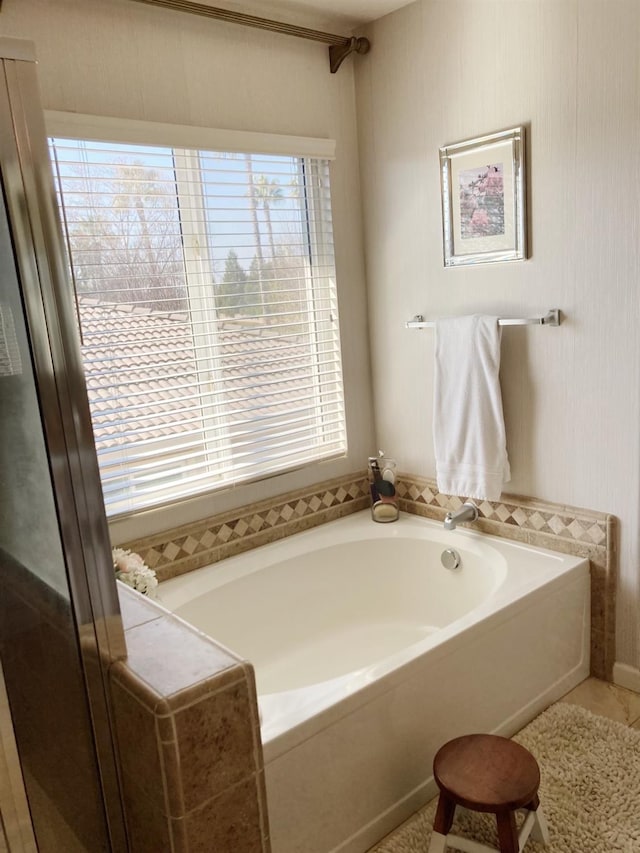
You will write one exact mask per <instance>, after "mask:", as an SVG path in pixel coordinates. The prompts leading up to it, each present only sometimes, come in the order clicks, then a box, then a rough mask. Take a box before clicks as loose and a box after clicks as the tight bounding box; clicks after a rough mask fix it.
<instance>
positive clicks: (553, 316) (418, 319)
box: [404, 308, 561, 329]
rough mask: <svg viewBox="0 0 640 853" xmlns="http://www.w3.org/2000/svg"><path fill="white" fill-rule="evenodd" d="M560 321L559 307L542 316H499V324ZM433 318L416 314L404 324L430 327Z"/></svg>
mask: <svg viewBox="0 0 640 853" xmlns="http://www.w3.org/2000/svg"><path fill="white" fill-rule="evenodd" d="M560 322H561V317H560V309H559V308H551V309H550V310H549V311H547V313H546V314H545V315H544V317H521V318H511V317H500V319H499V320H498V325H500V326H559V325H560ZM435 324H436V323H435V320H425V319H424V317H423V316H422V314H416V315H415V317H414V318H413V320H407V322H406V323H405V324H404V325H405V328H407V329H432V328H433V327H434V326H435Z"/></svg>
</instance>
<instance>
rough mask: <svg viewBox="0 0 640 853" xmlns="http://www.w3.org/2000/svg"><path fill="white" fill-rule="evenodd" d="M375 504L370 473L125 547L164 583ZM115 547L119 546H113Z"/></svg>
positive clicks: (237, 511) (341, 479) (174, 529)
mask: <svg viewBox="0 0 640 853" xmlns="http://www.w3.org/2000/svg"><path fill="white" fill-rule="evenodd" d="M370 503H371V499H370V492H369V484H368V482H367V477H366V473H365V472H358V473H356V474H351V475H349V476H348V477H341V478H339V479H335V480H327V481H325V482H323V483H318V484H317V485H315V486H313V487H310V488H308V489H300V490H298V491H295V492H288V493H287V494H284V495H279V496H277V497H275V498H271V499H270V500H265V501H261V502H260V503H255V504H249V505H247V506H243V507H240V508H239V509H236V510H231V511H229V512H226V513H222V514H220V515H214V516H211V517H210V518H205V519H203V520H202V521H197V522H194V523H193V524H189V525H185V526H183V527H176V528H173V529H172V530H168V531H166V532H164V533H159V534H156V535H155V536H150V537H148V538H146V539H136V540H134V541H131V542H126V543H122V544H121V545H120V547H122V548H129V549H131V550H132V551H135V552H137V553H138V554H140V556H141V557H142V559H143V560H144V561H145V563H146V564H147V565H148V566H149V567H150V568H152V569H155V571H156V574H157V576H158V580H159V581H164V580H169V578H172V577H176V576H177V575H181V574H184V572H190V571H192V570H193V569H199V568H201V567H202V566H208V565H211V564H212V563H217V562H218V561H219V560H223V559H224V558H225V557H232V556H234V555H235V554H239V553H241V552H242V551H248V550H250V549H251V548H258V547H259V546H260V545H266V544H267V543H269V542H274V541H275V540H276V539H282V538H284V537H285V536H291V534H292V533H299V532H300V531H301V530H307V529H308V528H309V527H315V526H316V525H318V524H324V522H325V521H335V520H336V519H337V518H342V517H343V516H344V515H349V514H350V513H352V512H359V511H360V510H362V509H366V508H367V507H368V506H369V505H370ZM114 544H115V543H114Z"/></svg>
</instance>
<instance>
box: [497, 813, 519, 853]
mask: <svg viewBox="0 0 640 853" xmlns="http://www.w3.org/2000/svg"><path fill="white" fill-rule="evenodd" d="M496 821H497V823H498V839H499V841H500V853H518V851H519V848H520V844H519V842H518V830H517V828H516V815H515V812H497V814H496Z"/></svg>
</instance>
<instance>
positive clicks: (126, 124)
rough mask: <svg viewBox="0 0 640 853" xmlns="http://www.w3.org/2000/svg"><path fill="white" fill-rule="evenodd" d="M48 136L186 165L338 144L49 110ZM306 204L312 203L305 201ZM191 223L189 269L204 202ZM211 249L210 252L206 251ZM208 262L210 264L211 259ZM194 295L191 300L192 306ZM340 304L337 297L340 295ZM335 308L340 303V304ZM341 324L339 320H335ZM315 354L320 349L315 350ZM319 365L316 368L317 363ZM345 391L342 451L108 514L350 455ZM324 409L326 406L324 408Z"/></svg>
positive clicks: (319, 153)
mask: <svg viewBox="0 0 640 853" xmlns="http://www.w3.org/2000/svg"><path fill="white" fill-rule="evenodd" d="M45 118H46V127H47V136H49V137H54V138H55V137H58V138H67V139H73V138H75V139H82V140H85V141H88V142H89V141H96V142H113V143H124V144H131V145H136V144H141V145H158V146H162V147H167V148H169V147H170V148H171V149H172V150H173V152H174V155H177V156H178V157H182V158H184V159H185V161H188V160H189V159H190V158H193V159H197V158H198V156H199V154H198V152H202V151H207V150H213V151H227V152H229V153H238V154H242V153H251V154H258V153H260V154H263V153H264V154H267V155H269V154H274V155H277V156H286V157H303V158H306V160H307V161H308V160H309V159H312V160H313V159H319V160H333V159H334V158H335V142H334V141H333V140H330V139H317V138H310V137H293V136H280V135H273V134H261V133H252V132H244V131H240V132H237V131H228V130H216V129H211V128H202V127H193V126H183V125H167V124H160V123H154V122H146V121H144V122H140V121H131V120H126V119H112V118H107V117H101V116H90V115H82V114H75V113H73V114H72V113H61V112H53V111H48V112H46V114H45ZM193 168H195V167H194V164H193V163H191V164H190V165H189V164H188V163H187V165H186V166H185V169H186V173H188V172H189V170H190V169H193ZM310 177H311V178H312V179H311V180H309V181H308V183H307V184H306V186H307V190H308V192H309V193H310V194H314V193H315V191H316V180H315V175H314V176H310ZM307 203H308V202H307ZM316 203H317V199H312V201H311V206H313V205H314V204H316ZM307 219H308V222H310V223H311V224H310V227H309V234H308V237H309V241H310V243H311V245H312V246H313V249H312V251H311V252H310V254H311V255H313V254H314V252H315V257H318V255H317V252H318V251H320V252H322V251H323V250H324V249H325V235H324V233H323V229H320V228H317V227H315V226H314V218H313V217H307ZM191 224H192V225H193V229H192V233H190V234H189V239H188V240H183V251H184V254H185V265H186V268H187V278H188V269H189V266H190V265H191V264H193V265H198V264H200V263H202V260H203V259H202V257H199V256H198V252H199V251H200V252H201V251H202V247H203V246H204V247H206V246H207V238H206V224H205V216H204V202H203V203H202V216H201V217H200V216H197V217H196V218H195V220H194V221H193V222H192V223H191ZM207 251H208V250H207ZM205 262H207V263H208V260H206V261H205ZM308 291H309V296H310V298H311V300H312V301H313V300H314V299H315V298H316V295H315V294H314V292H313V280H312V279H311V277H310V276H309V281H308ZM191 298H192V297H191V296H190V297H189V301H190V303H191ZM336 301H337V293H336ZM336 309H337V305H336ZM211 310H214V311H215V308H213V309H212V307H211V306H209V307H208V308H206V307H205V308H200V309H198V310H197V311H196V313H198V314H199V315H200V314H202V316H203V321H206V315H207V313H208V312H210V311H211ZM336 321H337V317H336ZM333 331H334V333H335V334H336V335H337V340H338V344H337V354H338V359H339V362H340V364H342V354H341V352H340V337H339V327H338V326H337V322H336V325H335V327H334V329H333ZM315 352H316V356H317V354H318V353H319V352H320V350H318V349H316V350H315ZM316 366H317V365H316ZM341 387H342V401H341V406H342V419H343V449H342V450H340V451H336V452H335V453H328V454H324V455H319V456H318V457H317V458H316V459H312V460H309V461H304V462H299V463H297V464H296V463H295V462H293V463H292V464H291V465H287V464H286V462H285V464H284V466H283V467H282V468H280V469H278V470H275V471H271V472H264V473H258V474H257V475H256V476H249V477H246V478H242V477H241V478H239V479H238V480H237V481H236V480H235V479H234V480H229V479H226V480H224V481H223V482H221V483H220V484H219V485H217V486H216V485H211V484H208V485H207V486H206V487H205V488H202V489H197V490H196V491H194V492H192V493H190V494H183V495H180V496H179V497H177V498H168V499H167V500H163V501H158V502H154V503H147V504H144V505H142V506H140V507H139V508H131V509H125V510H122V511H117V512H113V513H111V514H110V515H109V518H110V521H117V520H121V519H123V518H126V517H128V516H131V515H136V514H138V513H139V512H149V511H155V510H160V509H166V508H167V507H168V506H171V505H173V504H177V503H183V502H186V501H191V500H193V499H198V498H201V497H203V495H206V494H208V493H212V492H215V491H218V490H219V489H221V488H222V489H228V488H229V487H234V486H236V485H248V484H250V483H252V482H256V481H261V480H265V479H271V478H273V477H276V476H280V475H284V474H287V473H289V472H291V471H294V470H299V469H300V468H306V467H308V466H309V465H313V464H317V463H322V462H326V461H329V460H331V459H339V458H344V457H345V456H346V453H347V441H348V438H347V428H346V397H345V393H344V380H343V379H341ZM215 408H216V407H215V406H214V411H212V413H211V417H212V418H213V419H214V420H215V419H216V412H215ZM320 409H322V407H320Z"/></svg>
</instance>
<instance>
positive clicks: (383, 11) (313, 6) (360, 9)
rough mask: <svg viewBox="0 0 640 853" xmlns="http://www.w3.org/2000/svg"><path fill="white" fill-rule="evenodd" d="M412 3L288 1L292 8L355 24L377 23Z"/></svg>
mask: <svg viewBox="0 0 640 853" xmlns="http://www.w3.org/2000/svg"><path fill="white" fill-rule="evenodd" d="M412 2H413V0H288V3H289V4H290V5H291V6H292V7H294V6H295V7H298V6H299V7H300V8H301V9H308V10H309V11H312V12H317V13H320V14H324V15H331V16H332V17H336V18H338V17H344V18H346V19H349V20H350V21H351V22H352V23H354V24H364V23H366V22H367V21H375V20H376V19H377V18H382V16H383V15H388V14H389V12H394V11H395V10H396V9H400V8H401V7H402V6H408V5H409V3H412Z"/></svg>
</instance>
